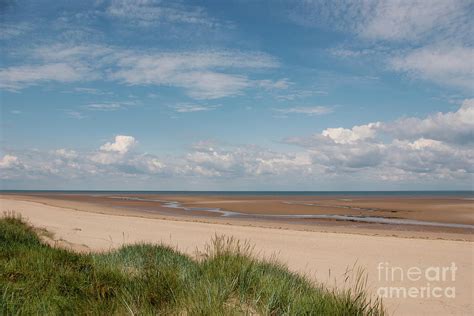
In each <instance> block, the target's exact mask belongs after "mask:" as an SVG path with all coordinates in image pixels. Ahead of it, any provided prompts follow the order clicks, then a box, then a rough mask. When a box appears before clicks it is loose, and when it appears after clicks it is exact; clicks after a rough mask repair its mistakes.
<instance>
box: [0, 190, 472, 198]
mask: <svg viewBox="0 0 474 316" xmlns="http://www.w3.org/2000/svg"><path fill="white" fill-rule="evenodd" d="M18 193H33V194H34V193H67V194H87V193H91V194H94V193H98V194H163V195H175V194H178V195H179V194H183V195H197V196H201V195H239V196H240V195H244V196H252V195H255V196H282V195H288V196H467V197H472V198H474V191H472V190H406V191H404V190H393V191H390V190H381V191H365V190H364V191H212V190H211V191H205V190H203V191H194V190H0V194H18Z"/></svg>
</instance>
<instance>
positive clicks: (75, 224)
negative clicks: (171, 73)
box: [0, 196, 474, 315]
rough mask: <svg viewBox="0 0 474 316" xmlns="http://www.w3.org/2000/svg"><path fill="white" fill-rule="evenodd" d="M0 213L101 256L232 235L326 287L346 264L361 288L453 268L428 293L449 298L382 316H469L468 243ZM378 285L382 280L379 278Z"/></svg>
mask: <svg viewBox="0 0 474 316" xmlns="http://www.w3.org/2000/svg"><path fill="white" fill-rule="evenodd" d="M0 208H1V210H2V211H15V212H17V213H19V214H21V215H22V216H24V217H25V218H27V219H28V221H29V222H30V223H31V224H32V225H34V226H36V227H41V228H46V229H47V230H49V231H51V232H52V233H54V236H55V237H54V238H55V239H56V240H57V241H58V244H60V245H67V246H70V247H72V248H74V249H76V250H83V251H84V250H85V251H87V250H92V251H103V250H109V249H113V248H116V247H119V246H121V245H123V244H129V243H136V242H152V243H165V244H167V245H172V246H176V247H177V248H178V249H179V250H181V251H184V252H186V253H188V254H191V255H192V254H194V253H195V250H196V249H203V247H204V245H205V244H206V243H207V242H209V240H210V239H211V238H212V237H213V236H214V235H215V234H218V235H227V236H234V237H236V238H238V239H241V240H249V241H250V242H251V243H252V244H254V245H255V251H257V252H258V253H259V254H260V255H262V256H267V257H268V256H270V255H276V256H277V258H278V260H280V261H282V262H284V263H286V264H288V266H289V267H290V269H292V270H294V271H298V272H302V273H305V274H307V275H308V276H310V277H311V278H312V279H314V280H317V281H320V282H327V283H329V284H334V282H335V281H334V278H336V279H337V280H338V281H339V282H340V281H341V280H342V279H343V275H344V272H345V271H346V270H347V268H348V267H349V268H350V267H352V266H353V265H354V264H356V265H357V266H360V267H363V268H365V270H366V272H367V274H368V283H369V288H371V289H373V290H374V292H375V290H376V289H377V288H379V287H381V286H382V287H384V286H393V287H399V286H404V287H418V288H419V287H422V286H427V282H428V281H427V280H426V279H424V278H423V279H422V280H420V281H418V282H412V281H408V280H405V281H403V282H400V281H397V282H385V281H384V280H381V281H380V280H378V270H377V266H378V265H379V263H380V262H389V263H390V266H397V267H401V268H403V269H404V271H407V270H408V268H410V267H419V268H421V269H425V268H428V267H431V266H433V267H442V266H449V265H451V263H452V262H454V263H455V264H456V266H457V271H456V275H455V281H451V278H450V277H449V280H447V281H444V282H434V281H431V282H430V286H431V287H435V286H439V287H443V288H446V287H455V291H456V297H455V298H446V297H441V298H433V297H431V298H406V299H393V298H392V299H386V300H385V303H386V306H387V308H388V311H389V312H390V313H393V314H395V315H470V314H473V312H474V309H473V308H474V307H473V303H472V302H473V301H474V298H473V286H474V284H473V282H474V281H473V280H474V278H473V277H474V275H473V261H474V244H473V243H472V242H468V241H454V240H425V239H410V238H395V237H386V236H383V237H382V236H367V235H354V234H343V233H322V232H305V231H294V230H281V229H271V228H260V227H243V226H238V225H222V224H210V223H195V222H184V221H176V220H175V221H169V220H163V219H154V218H143V217H135V216H131V215H120V216H119V215H110V214H99V213H93V212H84V211H78V210H74V209H72V208H67V207H64V206H63V207H56V206H51V205H45V204H41V203H37V202H31V201H21V200H18V199H11V198H8V197H5V196H4V197H1V199H0ZM382 279H383V278H382Z"/></svg>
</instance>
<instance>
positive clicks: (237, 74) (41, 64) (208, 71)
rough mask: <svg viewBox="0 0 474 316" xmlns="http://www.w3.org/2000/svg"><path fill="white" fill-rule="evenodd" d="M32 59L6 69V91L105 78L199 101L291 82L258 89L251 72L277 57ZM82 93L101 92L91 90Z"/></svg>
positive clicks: (87, 52)
mask: <svg viewBox="0 0 474 316" xmlns="http://www.w3.org/2000/svg"><path fill="white" fill-rule="evenodd" d="M31 60H32V61H31V62H32V65H23V66H12V67H10V68H4V69H0V76H1V77H0V87H2V88H4V89H9V90H19V89H22V88H24V87H27V86H30V85H35V84H40V83H44V82H48V81H56V82H74V81H84V82H85V81H93V80H97V79H104V80H109V81H119V82H121V83H124V84H128V85H156V86H172V87H177V88H182V89H184V90H185V92H186V93H187V94H188V95H189V96H191V97H192V98H195V99H217V98H222V97H227V96H233V95H238V94H240V93H242V92H243V90H244V89H247V88H250V87H261V88H268V86H269V85H273V87H274V88H284V86H285V85H287V84H288V82H287V81H286V80H281V81H277V82H271V81H263V82H264V83H263V85H258V84H254V80H252V79H250V78H249V77H248V73H249V72H252V71H255V70H261V69H271V68H275V67H278V66H279V63H278V61H277V60H276V59H275V58H273V57H272V56H270V55H267V54H264V53H260V52H241V51H228V50H220V51H219V50H210V51H196V52H173V53H160V52H156V51H151V50H148V51H144V52H142V51H135V50H129V49H120V48H117V47H109V46H102V45H86V44H83V45H76V46H70V45H50V46H47V47H46V46H43V47H39V48H36V49H35V50H34V54H33V55H32V56H31ZM257 82H258V81H257ZM260 82H262V81H260ZM76 91H79V92H86V93H95V94H97V93H98V91H97V90H95V89H90V88H76Z"/></svg>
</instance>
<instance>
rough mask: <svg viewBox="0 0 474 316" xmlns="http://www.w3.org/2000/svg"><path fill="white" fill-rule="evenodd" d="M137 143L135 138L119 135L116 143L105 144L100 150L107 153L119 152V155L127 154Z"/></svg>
mask: <svg viewBox="0 0 474 316" xmlns="http://www.w3.org/2000/svg"><path fill="white" fill-rule="evenodd" d="M136 143H137V141H136V140H135V138H134V137H133V136H126V135H117V136H115V140H114V142H108V143H105V144H104V145H102V146H101V147H100V150H103V151H107V152H117V153H119V154H125V153H127V152H128V151H129V150H130V149H131V148H132V147H133V146H134V145H136Z"/></svg>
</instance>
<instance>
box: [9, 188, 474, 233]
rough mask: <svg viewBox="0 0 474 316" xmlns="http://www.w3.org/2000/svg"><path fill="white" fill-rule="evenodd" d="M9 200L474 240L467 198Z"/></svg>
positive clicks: (46, 196) (473, 212)
mask: <svg viewBox="0 0 474 316" xmlns="http://www.w3.org/2000/svg"><path fill="white" fill-rule="evenodd" d="M5 196H8V197H9V198H14V199H22V200H29V201H37V202H41V203H45V204H48V205H55V206H65V207H71V206H72V207H74V208H76V209H79V210H86V211H91V210H93V211H96V212H101V213H109V214H124V215H132V216H142V217H150V218H152V217H153V218H168V219H176V220H185V221H200V222H210V223H226V224H235V225H250V226H261V227H278V228H286V229H296V230H310V231H332V232H348V233H358V234H372V235H377V234H379V235H384V236H398V237H419V238H429V239H437V238H440V239H453V240H473V232H474V201H473V200H471V199H469V198H468V197H466V196H459V197H456V196H397V197H393V196H374V197H366V196H364V197H361V196H293V195H286V196H285V195H282V196H256V195H254V196H243V195H239V196H235V195H234V196H231V195H229V196H226V195H166V194H165V195H164V194H159V195H158V194H120V195H119V194H59V193H36V194H29V195H19V194H15V195H5ZM173 202H176V203H173ZM85 206H87V207H85Z"/></svg>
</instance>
